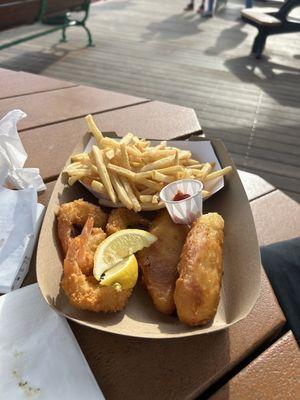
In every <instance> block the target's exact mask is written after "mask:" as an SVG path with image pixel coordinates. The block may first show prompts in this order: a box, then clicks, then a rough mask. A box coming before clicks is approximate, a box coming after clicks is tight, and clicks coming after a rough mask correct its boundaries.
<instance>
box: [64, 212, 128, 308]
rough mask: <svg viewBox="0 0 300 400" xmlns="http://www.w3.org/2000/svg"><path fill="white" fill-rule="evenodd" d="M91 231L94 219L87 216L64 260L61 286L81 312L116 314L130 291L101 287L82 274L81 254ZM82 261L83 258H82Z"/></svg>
mask: <svg viewBox="0 0 300 400" xmlns="http://www.w3.org/2000/svg"><path fill="white" fill-rule="evenodd" d="M92 229H93V217H88V219H87V221H86V224H85V225H84V228H83V230H82V233H81V234H80V236H77V237H76V238H74V239H73V240H72V241H71V243H70V245H69V249H68V252H67V255H66V258H65V261H64V275H63V279H62V281H61V287H62V288H63V290H64V292H65V294H66V295H67V296H68V298H69V301H70V303H71V304H72V305H73V306H74V307H76V308H79V309H81V310H90V311H96V312H99V311H103V312H115V311H120V310H122V309H123V308H124V307H125V305H126V303H127V300H128V298H129V296H130V295H131V292H132V290H131V289H122V288H121V287H120V286H119V287H118V288H116V287H114V286H101V285H100V284H99V282H98V281H97V280H96V279H95V278H94V277H93V276H92V275H91V276H86V275H84V274H83V273H82V265H81V262H82V254H84V252H85V246H86V244H87V242H88V240H89V237H90V235H91V233H92ZM83 259H84V257H83Z"/></svg>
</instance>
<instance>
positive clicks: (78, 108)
mask: <svg viewBox="0 0 300 400" xmlns="http://www.w3.org/2000/svg"><path fill="white" fill-rule="evenodd" d="M144 101H146V99H142V98H138V97H134V96H129V95H125V94H121V93H116V92H110V91H107V90H100V89H95V88H90V87H87V86H78V87H71V88H66V89H61V90H54V91H50V92H44V93H34V94H30V95H26V96H20V97H14V98H8V99H4V100H0V115H3V114H5V113H6V112H8V111H10V110H12V109H16V108H19V109H21V110H23V111H24V112H26V114H27V115H28V117H27V118H25V119H23V120H22V121H21V122H20V124H19V126H18V127H19V130H24V129H29V128H33V127H37V126H41V125H47V124H51V123H54V122H59V121H64V120H68V119H72V118H76V117H83V116H85V115H86V114H89V113H91V114H92V113H96V112H103V111H107V110H112V109H115V108H119V107H126V106H129V105H132V104H137V103H141V102H144Z"/></svg>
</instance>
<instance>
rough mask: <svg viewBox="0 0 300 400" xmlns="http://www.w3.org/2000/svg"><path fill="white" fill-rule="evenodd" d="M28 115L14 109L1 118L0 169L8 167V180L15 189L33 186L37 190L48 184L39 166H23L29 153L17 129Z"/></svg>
mask: <svg viewBox="0 0 300 400" xmlns="http://www.w3.org/2000/svg"><path fill="white" fill-rule="evenodd" d="M26 116H27V115H26V114H25V113H24V112H23V111H21V110H13V111H10V112H9V113H7V114H6V115H5V116H4V117H3V118H2V119H1V120H0V171H2V170H3V169H8V177H7V182H10V183H11V184H12V185H13V187H14V188H15V189H24V188H26V187H28V186H33V187H34V188H35V189H36V190H37V191H41V190H45V189H46V186H45V184H44V182H43V179H42V178H41V176H40V175H39V169H38V168H23V167H24V164H25V161H26V159H27V153H26V151H25V149H24V147H23V145H22V142H21V139H20V137H19V134H18V131H17V123H18V121H20V120H21V119H22V118H25V117H26Z"/></svg>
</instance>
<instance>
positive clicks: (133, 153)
mask: <svg viewBox="0 0 300 400" xmlns="http://www.w3.org/2000/svg"><path fill="white" fill-rule="evenodd" d="M126 150H127V153H128V154H129V155H131V156H134V157H137V158H138V159H139V158H140V157H142V154H143V153H142V152H141V151H140V150H139V149H137V148H136V147H134V146H127V147H126Z"/></svg>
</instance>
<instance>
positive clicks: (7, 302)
mask: <svg viewBox="0 0 300 400" xmlns="http://www.w3.org/2000/svg"><path fill="white" fill-rule="evenodd" d="M0 397H1V399H6V400H20V399H26V400H28V398H30V399H31V400H48V399H49V400H53V399H57V400H59V399H63V400H82V399H88V400H101V399H104V397H103V394H102V392H101V391H100V389H99V387H98V385H97V383H96V380H95V378H94V376H93V374H92V372H91V370H90V368H89V366H88V364H87V362H86V360H85V358H84V355H83V354H82V352H81V349H80V347H79V345H78V343H77V341H76V339H75V337H74V335H73V333H72V331H71V329H70V327H69V325H68V323H67V321H66V319H65V318H63V317H61V316H59V315H58V314H57V313H56V312H55V311H53V310H52V309H51V308H50V307H49V306H48V305H47V304H46V303H45V301H44V299H43V298H42V296H41V294H40V291H39V288H38V286H37V284H35V285H30V286H27V287H25V288H23V289H19V290H16V291H14V292H12V293H9V294H6V295H4V296H2V297H1V298H0Z"/></svg>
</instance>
